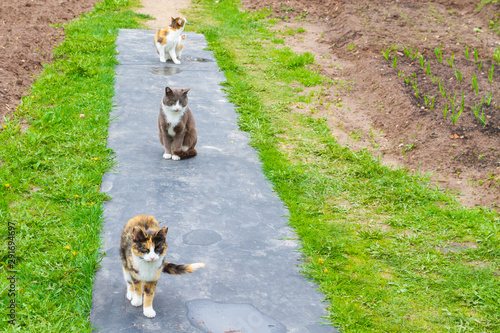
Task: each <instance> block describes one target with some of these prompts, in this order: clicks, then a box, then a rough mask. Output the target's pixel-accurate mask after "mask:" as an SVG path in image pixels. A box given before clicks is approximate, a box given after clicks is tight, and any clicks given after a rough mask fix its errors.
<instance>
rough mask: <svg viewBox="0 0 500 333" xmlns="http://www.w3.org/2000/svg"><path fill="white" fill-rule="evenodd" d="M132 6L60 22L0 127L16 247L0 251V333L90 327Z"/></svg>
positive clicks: (110, 1)
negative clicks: (122, 45)
mask: <svg viewBox="0 0 500 333" xmlns="http://www.w3.org/2000/svg"><path fill="white" fill-rule="evenodd" d="M137 4H138V3H137V2H136V1H129V0H104V1H101V2H98V3H97V4H96V5H95V8H94V10H93V11H92V12H91V13H87V14H84V15H82V16H80V17H79V18H78V19H75V20H73V21H71V22H69V23H68V24H66V25H65V33H66V39H65V41H64V42H63V43H62V44H61V45H60V46H59V47H57V48H56V49H55V51H54V55H55V58H56V60H55V61H54V62H53V63H52V64H47V65H45V69H44V72H43V73H42V74H41V76H40V77H39V78H38V80H37V81H36V83H35V84H34V85H33V86H32V91H31V94H30V95H29V96H27V97H25V98H24V99H23V100H22V103H21V105H20V106H19V107H18V108H17V111H16V113H14V114H13V115H12V116H11V117H9V118H8V119H6V125H5V126H4V128H3V129H2V130H1V131H0V142H2V145H0V156H1V158H0V159H1V160H0V166H1V167H0V185H1V186H0V222H1V225H2V226H4V227H3V228H2V229H1V230H0V233H1V234H2V237H3V239H7V236H8V235H9V236H12V237H13V242H14V244H15V246H14V247H13V248H12V249H10V250H9V252H8V250H7V248H5V247H2V249H1V257H2V260H1V261H0V262H1V265H2V266H1V267H2V269H1V273H0V275H1V279H0V281H1V283H2V288H1V289H2V297H1V298H0V305H1V307H2V308H3V309H7V308H8V305H9V304H10V302H12V300H14V301H15V303H16V306H17V307H16V311H15V325H12V323H13V322H11V323H9V320H11V317H9V316H7V315H5V316H2V320H1V322H0V329H1V330H2V331H4V332H9V331H10V332H14V331H16V332H63V331H64V332H70V331H77V332H83V331H90V330H91V327H90V323H89V314H90V308H91V304H92V285H93V278H94V274H95V271H96V269H97V267H98V263H99V261H100V259H99V256H100V255H99V252H98V251H99V247H100V245H101V241H100V234H99V233H100V229H101V222H102V220H101V219H102V206H101V205H102V203H103V201H104V200H105V199H106V198H105V196H104V195H103V194H102V193H100V191H99V188H100V184H101V177H102V175H103V174H104V173H105V172H106V171H107V170H109V169H110V167H111V165H112V163H113V161H112V157H111V152H110V151H109V150H108V149H107V148H106V139H107V128H108V123H109V112H110V110H111V108H112V97H113V94H114V90H113V84H114V67H115V66H116V65H117V61H116V59H115V40H116V36H117V35H118V29H120V28H138V27H140V23H139V20H140V19H141V18H144V16H140V15H137V14H135V13H133V12H132V11H130V10H128V9H129V8H130V7H131V6H132V5H137ZM7 185H8V186H7ZM8 225H9V226H13V228H12V229H10V231H12V234H9V229H8V228H7V226H8ZM9 258H15V261H11V262H9V261H8V259H9ZM12 275H14V276H15V279H16V284H15V286H16V287H15V292H14V294H15V297H11V296H9V295H8V289H9V288H8V284H9V281H8V280H7V277H8V276H12ZM4 313H5V314H6V313H7V310H6V311H4Z"/></svg>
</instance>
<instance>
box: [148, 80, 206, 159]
mask: <svg viewBox="0 0 500 333" xmlns="http://www.w3.org/2000/svg"><path fill="white" fill-rule="evenodd" d="M189 90H190V89H189V88H188V89H172V88H170V87H166V88H165V92H164V94H163V99H162V101H161V106H160V114H159V115H158V130H159V137H160V143H161V144H162V146H163V147H164V149H165V152H164V154H163V158H164V159H167V160H168V159H173V160H174V161H177V160H180V159H185V158H190V157H194V156H196V154H197V152H196V149H195V148H194V147H195V145H196V142H197V140H198V135H197V132H196V123H195V121H194V116H193V113H192V112H191V109H190V108H189V106H188V96H187V93H188V92H189Z"/></svg>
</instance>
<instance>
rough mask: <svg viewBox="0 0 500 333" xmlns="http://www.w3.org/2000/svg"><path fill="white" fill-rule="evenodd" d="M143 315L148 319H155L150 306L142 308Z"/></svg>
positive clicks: (154, 313)
mask: <svg viewBox="0 0 500 333" xmlns="http://www.w3.org/2000/svg"><path fill="white" fill-rule="evenodd" d="M143 313H144V315H145V316H146V317H148V318H154V317H156V311H155V310H153V307H152V306H150V307H149V308H144V311H143Z"/></svg>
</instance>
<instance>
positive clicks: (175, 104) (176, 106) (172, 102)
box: [163, 87, 189, 113]
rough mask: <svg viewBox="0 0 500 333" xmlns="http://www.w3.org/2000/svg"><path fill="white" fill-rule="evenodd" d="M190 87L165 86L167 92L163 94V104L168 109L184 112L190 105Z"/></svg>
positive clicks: (174, 111)
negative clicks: (174, 87) (173, 87)
mask: <svg viewBox="0 0 500 333" xmlns="http://www.w3.org/2000/svg"><path fill="white" fill-rule="evenodd" d="M188 91H189V88H188V89H171V88H170V87H166V88H165V94H164V95H163V105H164V108H165V109H166V110H167V111H170V112H173V113H177V112H180V113H183V112H184V111H185V110H186V107H187V105H188V96H187V93H188Z"/></svg>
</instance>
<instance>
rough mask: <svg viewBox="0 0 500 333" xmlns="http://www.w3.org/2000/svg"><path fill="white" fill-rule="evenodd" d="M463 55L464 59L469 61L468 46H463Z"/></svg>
mask: <svg viewBox="0 0 500 333" xmlns="http://www.w3.org/2000/svg"><path fill="white" fill-rule="evenodd" d="M464 54H465V57H466V58H467V60H470V59H469V45H468V44H467V45H465V51H464Z"/></svg>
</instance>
